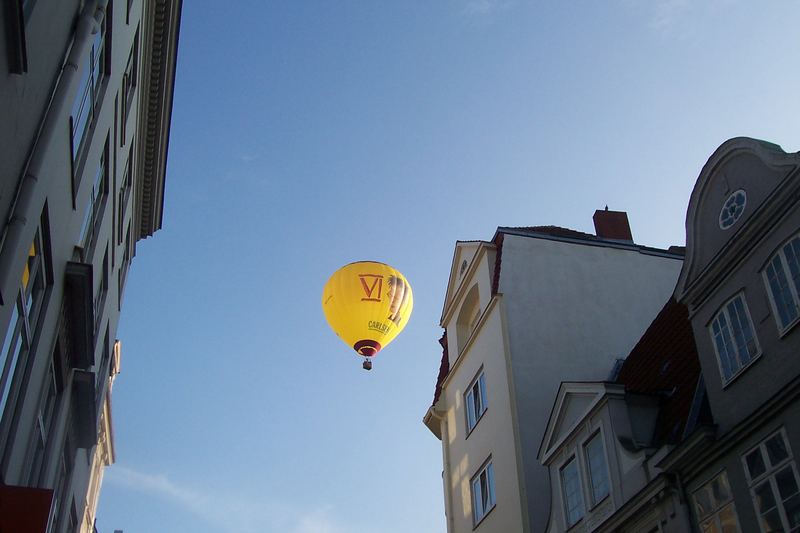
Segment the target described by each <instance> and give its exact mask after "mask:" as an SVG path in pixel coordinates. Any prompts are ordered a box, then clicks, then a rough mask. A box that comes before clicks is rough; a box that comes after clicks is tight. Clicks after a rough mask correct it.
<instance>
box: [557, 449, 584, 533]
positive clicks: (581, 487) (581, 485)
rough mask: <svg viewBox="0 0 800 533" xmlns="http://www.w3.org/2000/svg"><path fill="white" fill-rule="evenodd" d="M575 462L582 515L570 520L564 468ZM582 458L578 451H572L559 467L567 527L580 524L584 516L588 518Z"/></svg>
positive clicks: (563, 511) (563, 514)
mask: <svg viewBox="0 0 800 533" xmlns="http://www.w3.org/2000/svg"><path fill="white" fill-rule="evenodd" d="M571 463H574V464H575V473H576V475H577V476H578V494H579V495H580V497H581V508H582V512H581V515H580V516H579V517H578V518H577V519H576V520H575V521H574V522H570V516H569V508H568V507H567V505H568V504H567V493H566V484H565V483H564V470H565V469H566V468H567V467H568V466H569V465H570V464H571ZM581 470H582V468H581V459H580V456H579V455H578V453H577V452H576V451H572V453H570V454H569V456H568V457H567V458H566V459H565V460H564V461H563V462H562V463H561V465H560V466H559V467H558V483H559V489H560V491H561V513H562V516H563V517H564V525H565V527H566V529H571V528H573V527H574V526H576V525H577V524H579V523H580V522H581V521H582V520H583V519H584V518H586V513H587V512H588V510H587V508H586V494H584V491H585V486H584V483H583V476H582V475H581Z"/></svg>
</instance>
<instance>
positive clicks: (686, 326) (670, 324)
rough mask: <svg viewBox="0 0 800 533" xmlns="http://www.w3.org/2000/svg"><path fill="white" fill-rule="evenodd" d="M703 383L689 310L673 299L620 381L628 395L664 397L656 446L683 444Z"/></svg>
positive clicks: (632, 355)
mask: <svg viewBox="0 0 800 533" xmlns="http://www.w3.org/2000/svg"><path fill="white" fill-rule="evenodd" d="M699 379H700V361H699V359H698V356H697V346H696V344H695V340H694V333H693V332H692V324H691V322H690V321H689V310H688V309H687V307H686V306H685V305H683V304H681V303H678V302H677V301H676V300H675V298H674V297H672V298H670V299H669V301H668V302H667V303H666V305H664V307H663V308H662V309H661V311H660V312H659V313H658V316H656V318H655V320H653V322H652V323H651V324H650V326H649V327H648V328H647V331H645V333H644V335H642V338H641V339H639V342H638V343H637V344H636V346H634V348H633V350H632V351H631V353H630V355H628V358H627V359H626V360H625V363H624V364H623V365H622V369H621V370H620V371H619V377H618V378H617V382H618V383H621V384H624V385H625V388H626V390H627V391H628V392H634V393H644V394H656V395H659V396H660V397H661V405H660V410H659V414H658V421H657V424H656V434H655V435H654V436H653V437H654V444H656V445H660V444H664V443H676V442H678V441H680V440H681V438H682V435H683V434H684V432H685V429H686V425H687V421H688V419H689V414H690V411H691V408H692V402H693V401H694V397H695V391H696V389H697V383H698V380H699Z"/></svg>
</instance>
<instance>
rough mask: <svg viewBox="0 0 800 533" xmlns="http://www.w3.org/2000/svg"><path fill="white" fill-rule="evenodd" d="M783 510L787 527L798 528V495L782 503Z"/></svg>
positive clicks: (799, 524) (799, 512) (799, 520)
mask: <svg viewBox="0 0 800 533" xmlns="http://www.w3.org/2000/svg"><path fill="white" fill-rule="evenodd" d="M783 510H784V511H786V519H787V520H788V521H789V527H791V528H795V527H800V494H795V495H794V496H792V497H791V498H789V499H788V500H786V501H785V502H783Z"/></svg>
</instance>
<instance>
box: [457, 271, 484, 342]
mask: <svg viewBox="0 0 800 533" xmlns="http://www.w3.org/2000/svg"><path fill="white" fill-rule="evenodd" d="M480 316H481V305H480V298H479V293H478V285H477V284H475V285H473V286H472V288H470V290H469V292H468V293H467V295H466V296H465V297H464V303H463V304H461V310H460V311H459V313H458V319H457V320H456V331H457V333H458V352H459V353H461V350H463V349H464V345H465V344H466V343H467V339H469V336H470V335H472V330H473V329H475V326H476V325H477V324H478V318H480Z"/></svg>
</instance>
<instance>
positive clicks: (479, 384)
mask: <svg viewBox="0 0 800 533" xmlns="http://www.w3.org/2000/svg"><path fill="white" fill-rule="evenodd" d="M464 404H465V405H466V406H467V434H469V432H470V431H472V428H474V427H475V425H476V424H477V423H478V420H480V419H481V417H482V416H483V413H484V412H486V406H487V402H486V378H485V377H484V375H483V371H482V370H481V371H480V373H479V374H478V376H477V377H476V378H475V379H474V380H473V381H472V384H471V385H470V386H469V389H468V390H467V393H466V394H465V395H464Z"/></svg>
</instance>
